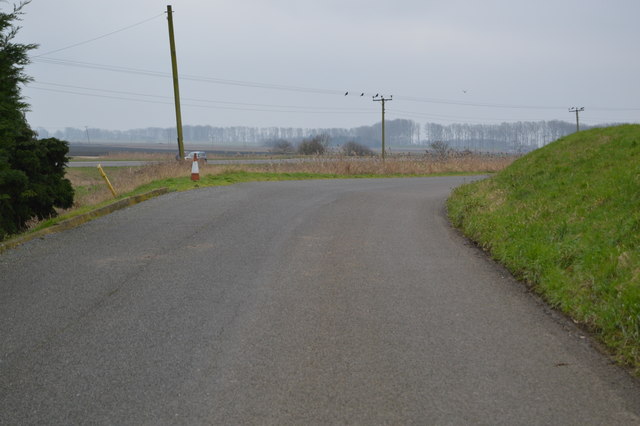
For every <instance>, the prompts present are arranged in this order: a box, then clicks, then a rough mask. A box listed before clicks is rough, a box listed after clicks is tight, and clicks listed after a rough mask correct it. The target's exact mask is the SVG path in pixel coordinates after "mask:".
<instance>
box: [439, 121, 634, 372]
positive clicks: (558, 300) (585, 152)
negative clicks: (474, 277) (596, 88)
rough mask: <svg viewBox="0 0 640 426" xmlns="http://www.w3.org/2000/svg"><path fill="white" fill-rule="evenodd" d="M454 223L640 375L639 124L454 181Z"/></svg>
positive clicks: (562, 143)
mask: <svg viewBox="0 0 640 426" xmlns="http://www.w3.org/2000/svg"><path fill="white" fill-rule="evenodd" d="M447 207H448V212H449V216H450V219H451V221H452V223H453V224H454V225H455V226H457V227H459V228H460V229H461V230H462V231H463V232H464V233H465V234H466V235H467V236H468V237H470V238H471V239H472V240H474V241H476V242H477V243H478V244H479V245H480V246H481V247H482V248H483V249H485V250H487V251H488V252H490V253H491V255H492V256H493V257H494V258H495V259H496V260H498V261H499V262H501V263H503V264H504V265H505V266H506V267H507V268H509V269H510V270H511V272H512V273H513V274H514V275H515V276H516V277H517V278H519V279H521V280H524V281H526V282H527V283H528V284H529V285H531V286H532V287H533V289H535V291H537V292H538V293H539V294H541V295H542V296H543V297H544V298H545V299H546V300H547V301H548V303H550V304H551V305H553V306H555V307H557V308H558V309H560V310H562V311H563V312H564V313H566V314H568V315H569V316H571V317H572V318H573V319H574V321H576V322H578V323H580V324H582V325H584V326H585V327H586V328H588V329H589V330H590V331H592V332H593V333H594V334H595V335H596V336H597V337H598V338H599V339H600V340H601V341H602V342H603V343H604V344H605V345H606V346H607V347H608V348H609V349H610V351H611V352H612V354H613V355H614V357H615V358H616V359H617V360H618V361H619V362H621V363H624V364H626V365H628V366H631V367H632V368H633V370H634V372H635V373H636V374H637V375H640V251H639V249H640V126H638V125H625V126H617V127H612V128H606V129H594V130H589V131H585V132H580V133H576V134H574V135H571V136H568V137H565V138H562V139H560V140H558V141H556V142H554V143H553V144H550V145H547V146H545V147H544V148H542V149H539V150H537V151H535V152H533V153H531V154H529V155H527V156H525V157H522V158H520V159H518V160H517V161H515V162H514V163H513V164H512V165H511V166H509V167H507V168H506V169H505V170H503V171H501V172H499V173H498V174H496V175H495V176H493V177H491V178H489V179H486V180H483V181H480V182H475V183H472V184H469V185H465V186H463V187H459V188H457V189H456V190H455V191H454V192H453V194H452V196H451V197H450V198H449V200H448V202H447Z"/></svg>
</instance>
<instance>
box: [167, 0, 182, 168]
mask: <svg viewBox="0 0 640 426" xmlns="http://www.w3.org/2000/svg"><path fill="white" fill-rule="evenodd" d="M167 20H168V21H169V46H170V48H171V69H172V71H173V95H174V98H175V102H176V130H177V132H178V155H179V156H180V157H179V158H180V159H183V158H184V143H183V139H182V114H181V112H180V87H179V86H178V60H177V58H176V42H175V39H174V37H173V11H172V10H171V5H167Z"/></svg>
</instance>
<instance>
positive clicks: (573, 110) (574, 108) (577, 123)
mask: <svg viewBox="0 0 640 426" xmlns="http://www.w3.org/2000/svg"><path fill="white" fill-rule="evenodd" d="M581 111H584V107H580V108H578V107H571V108H569V112H575V113H576V132H579V131H580V118H579V117H578V114H579V113H580V112H581Z"/></svg>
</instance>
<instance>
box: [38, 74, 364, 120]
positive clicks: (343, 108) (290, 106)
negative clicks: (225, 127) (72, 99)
mask: <svg viewBox="0 0 640 426" xmlns="http://www.w3.org/2000/svg"><path fill="white" fill-rule="evenodd" d="M33 84H36V85H44V86H53V87H62V88H67V89H79V90H90V91H93V92H103V93H110V94H117V95H127V96H141V97H147V98H156V99H173V98H172V97H170V96H161V95H152V94H148V93H137V92H129V91H122V90H109V89H97V88H94V87H86V86H75V85H71V84H61V83H50V82H44V81H39V80H36V81H34V82H33V83H31V84H29V87H31V88H34V89H40V88H38V87H34V86H33ZM63 93H73V94H82V93H77V92H70V91H65V92H63ZM85 95H87V96H91V94H85ZM181 98H182V99H183V100H185V101H191V102H202V103H211V104H222V105H234V106H250V107H264V108H289V109H306V110H309V112H317V111H331V112H333V111H335V112H338V111H344V112H362V113H368V112H370V111H371V110H370V109H366V108H346V107H309V106H303V105H278V104H256V103H246V102H228V101H214V100H211V99H202V98H188V97H181ZM127 99H128V98H127ZM264 111H268V110H264Z"/></svg>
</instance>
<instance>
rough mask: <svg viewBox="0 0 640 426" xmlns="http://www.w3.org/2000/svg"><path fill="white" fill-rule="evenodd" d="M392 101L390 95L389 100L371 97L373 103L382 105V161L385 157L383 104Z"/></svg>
mask: <svg viewBox="0 0 640 426" xmlns="http://www.w3.org/2000/svg"><path fill="white" fill-rule="evenodd" d="M392 100H393V95H391V96H390V97H389V98H385V97H384V95H382V96H380V95H375V96H374V97H373V101H374V102H381V103H382V161H384V156H385V147H384V103H385V102H386V101H392Z"/></svg>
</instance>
